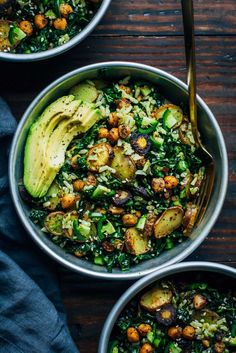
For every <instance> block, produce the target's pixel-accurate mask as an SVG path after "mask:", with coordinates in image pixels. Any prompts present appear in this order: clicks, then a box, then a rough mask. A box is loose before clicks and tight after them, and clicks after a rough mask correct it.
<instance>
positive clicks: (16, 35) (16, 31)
mask: <svg viewBox="0 0 236 353" xmlns="http://www.w3.org/2000/svg"><path fill="white" fill-rule="evenodd" d="M25 37H26V34H25V32H23V31H22V30H21V29H20V28H19V27H17V26H16V25H15V24H13V25H12V26H11V28H10V31H9V34H8V39H9V42H10V43H11V45H16V44H17V42H20V41H21V40H22V39H24V38H25Z"/></svg>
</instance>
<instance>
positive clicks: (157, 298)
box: [140, 287, 173, 312]
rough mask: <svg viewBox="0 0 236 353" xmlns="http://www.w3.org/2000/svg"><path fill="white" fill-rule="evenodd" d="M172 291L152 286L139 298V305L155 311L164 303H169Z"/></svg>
mask: <svg viewBox="0 0 236 353" xmlns="http://www.w3.org/2000/svg"><path fill="white" fill-rule="evenodd" d="M172 297H173V293H172V291H171V290H170V289H169V288H161V287H154V288H152V289H151V290H149V291H148V292H146V293H145V294H143V295H142V297H141V299H140V306H141V307H142V308H143V309H145V310H147V311H149V312H155V311H156V310H157V309H160V308H161V307H163V306H164V305H166V304H170V303H171V300H172Z"/></svg>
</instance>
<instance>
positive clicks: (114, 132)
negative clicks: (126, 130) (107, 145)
mask: <svg viewBox="0 0 236 353" xmlns="http://www.w3.org/2000/svg"><path fill="white" fill-rule="evenodd" d="M118 139H119V129H118V128H117V127H113V128H112V129H111V130H110V131H109V134H108V140H110V141H111V142H116V141H117V140H118Z"/></svg>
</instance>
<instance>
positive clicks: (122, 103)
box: [116, 98, 130, 109]
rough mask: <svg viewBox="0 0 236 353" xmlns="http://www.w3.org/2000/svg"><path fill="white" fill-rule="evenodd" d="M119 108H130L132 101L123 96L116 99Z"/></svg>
mask: <svg viewBox="0 0 236 353" xmlns="http://www.w3.org/2000/svg"><path fill="white" fill-rule="evenodd" d="M116 105H117V108H118V109H122V108H128V107H129V106H130V101H129V100H128V99H126V98H121V99H118V100H117V101H116Z"/></svg>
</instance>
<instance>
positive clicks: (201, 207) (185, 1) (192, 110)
mask: <svg viewBox="0 0 236 353" xmlns="http://www.w3.org/2000/svg"><path fill="white" fill-rule="evenodd" d="M181 4H182V15H183V26H184V42H185V56H186V66H187V84H188V93H189V115H190V122H191V125H192V133H193V137H194V140H195V143H196V146H197V151H196V152H197V153H198V155H199V157H200V158H201V160H202V161H203V163H204V166H205V171H206V173H205V178H204V181H203V183H202V185H201V188H200V191H199V195H198V199H197V203H196V205H197V207H198V215H197V224H198V223H200V222H201V220H202V217H203V216H204V213H205V211H206V208H207V205H208V202H209V200H210V197H211V192H212V188H213V184H214V179H215V163H214V160H213V157H212V155H211V154H210V153H209V151H207V149H206V148H205V147H204V146H203V144H202V142H201V139H200V134H199V131H198V126H197V105H196V61H195V39H194V15H193V11H194V10H193V1H192V0H181Z"/></svg>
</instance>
